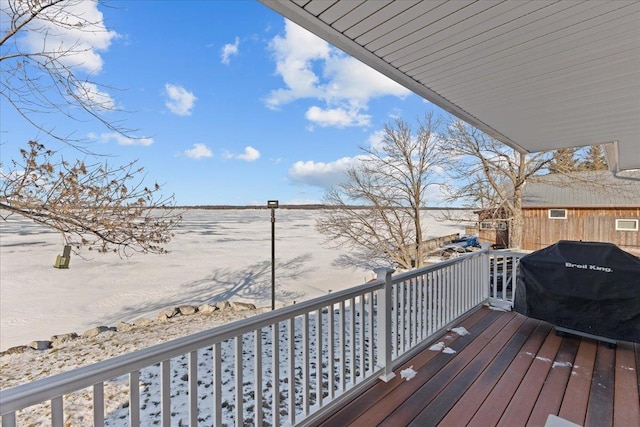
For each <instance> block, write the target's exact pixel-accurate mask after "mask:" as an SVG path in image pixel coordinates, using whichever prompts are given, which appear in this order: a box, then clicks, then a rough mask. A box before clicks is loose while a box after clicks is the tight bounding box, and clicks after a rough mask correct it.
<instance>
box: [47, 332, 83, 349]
mask: <svg viewBox="0 0 640 427" xmlns="http://www.w3.org/2000/svg"><path fill="white" fill-rule="evenodd" d="M76 338H78V334H77V333H75V332H69V333H68V334H62V335H54V336H52V337H51V345H52V346H53V347H58V346H60V345H62V344H64V343H66V342H68V341H72V340H75V339H76Z"/></svg>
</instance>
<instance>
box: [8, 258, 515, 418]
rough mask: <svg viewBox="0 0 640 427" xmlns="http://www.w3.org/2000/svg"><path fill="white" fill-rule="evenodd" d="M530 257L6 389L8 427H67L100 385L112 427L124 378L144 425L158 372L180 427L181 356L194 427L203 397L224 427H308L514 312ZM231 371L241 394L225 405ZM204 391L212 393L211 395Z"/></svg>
mask: <svg viewBox="0 0 640 427" xmlns="http://www.w3.org/2000/svg"><path fill="white" fill-rule="evenodd" d="M521 255H522V254H517V253H509V252H498V251H486V250H483V251H478V252H475V253H470V254H467V255H464V256H461V257H456V258H452V259H449V260H447V261H444V262H442V263H438V264H435V265H431V266H428V267H424V268H421V269H417V270H412V271H408V272H405V273H401V274H397V275H395V276H392V274H391V273H392V271H388V270H381V271H378V278H377V280H375V281H372V282H370V283H366V284H363V285H360V286H357V287H354V288H351V289H346V290H343V291H339V292H334V293H331V294H329V295H327V296H323V297H320V298H316V299H313V300H309V301H305V302H302V303H298V304H295V305H292V306H288V307H285V308H282V309H279V310H275V311H272V312H269V313H264V314H261V315H257V316H254V317H251V318H248V319H244V320H241V321H238V322H234V323H230V324H227V325H223V326H219V327H216V328H213V329H210V330H207V331H202V332H198V333H195V334H193V335H189V336H186V337H182V338H178V339H175V340H172V341H169V342H167V343H163V344H159V345H155V346H153V347H149V348H146V349H142V350H139V351H135V352H133V353H129V354H125V355H122V356H118V357H115V358H112V359H109V360H105V361H102V362H99V363H96V364H93V365H90V366H85V367H82V368H78V369H74V370H72V371H69V372H65V373H62V374H59V375H55V376H51V377H48V378H44V379H40V380H37V381H34V382H32V383H29V384H24V385H20V386H17V387H14V388H11V389H7V390H2V391H0V414H1V415H2V426H3V427H9V426H11V427H13V426H15V425H16V421H17V420H16V418H21V417H22V414H21V413H20V412H18V411H21V410H23V409H25V408H29V407H32V406H34V405H38V404H40V403H42V402H51V405H52V406H51V407H52V409H51V411H52V415H51V420H52V421H51V425H61V424H62V421H63V418H64V407H63V400H62V396H65V395H68V394H70V393H73V392H76V391H79V390H82V389H85V388H87V387H93V399H94V400H93V401H92V405H93V408H94V410H93V412H94V420H93V422H94V425H104V419H105V417H107V418H108V416H109V413H108V412H107V413H105V407H104V394H105V392H104V387H105V384H107V383H108V382H109V381H111V380H113V379H116V378H118V377H121V376H125V375H126V376H128V377H129V382H130V384H129V386H128V387H126V388H124V389H123V391H122V395H128V396H129V401H128V402H127V404H128V407H129V410H128V412H129V423H130V425H137V424H138V423H139V421H140V420H143V419H144V416H145V414H144V413H142V412H141V409H140V402H141V399H140V390H139V388H138V384H139V381H140V378H141V372H143V370H144V369H151V367H153V366H156V365H159V366H160V374H159V376H160V390H159V395H160V397H161V400H160V402H159V403H160V418H159V419H158V421H160V422H161V423H162V425H170V423H171V413H172V407H171V404H172V402H171V399H172V394H171V383H170V381H171V372H172V369H173V368H172V364H171V363H172V360H176V359H180V358H183V359H185V360H187V359H188V360H187V362H185V366H186V369H187V371H186V373H188V375H186V377H188V385H187V388H186V390H187V393H186V394H188V399H189V400H188V402H187V405H185V406H186V408H187V411H188V413H187V414H185V419H186V420H188V421H189V423H190V424H192V425H193V424H194V423H195V422H197V420H198V417H199V414H198V412H199V406H198V405H199V399H198V398H199V397H200V396H199V393H204V392H205V391H206V393H207V395H211V398H212V399H213V400H212V405H213V414H211V416H212V417H213V418H212V420H211V423H212V424H215V425H220V424H221V423H223V422H233V423H235V424H236V425H242V424H243V423H244V417H245V416H246V413H247V412H246V411H252V412H251V416H252V417H254V418H257V420H256V421H255V424H256V425H263V421H264V422H267V423H270V424H271V425H274V426H277V425H283V424H288V425H293V424H298V423H304V422H306V421H308V420H309V419H312V418H313V416H314V415H315V416H317V414H319V413H321V412H322V411H323V410H326V409H323V408H329V407H330V405H331V404H334V403H335V402H336V401H337V400H339V399H340V398H341V397H344V396H345V395H347V394H348V393H349V392H351V391H352V390H355V389H357V388H358V387H359V386H360V385H361V384H364V383H366V382H368V381H371V379H373V378H378V377H380V378H382V379H384V380H388V379H390V378H391V377H392V376H393V369H394V368H395V367H396V366H397V365H398V364H399V363H400V361H401V360H403V358H406V357H407V356H408V355H410V354H412V353H413V352H415V351H416V350H417V349H419V348H420V347H421V345H424V343H425V342H426V341H428V340H429V338H430V337H432V336H433V335H434V333H436V332H438V331H439V330H441V329H442V328H444V327H446V326H447V325H450V324H451V323H452V322H453V321H455V320H456V319H457V318H459V317H460V316H461V315H463V314H465V313H466V312H468V311H469V310H471V309H473V308H474V307H476V306H477V305H478V304H482V303H484V302H486V301H487V300H489V299H495V300H501V301H503V302H505V303H506V304H512V295H511V294H512V293H513V290H515V286H516V270H517V266H518V261H519V258H520V256H521ZM500 286H502V288H501V287H500ZM223 347H224V348H225V349H226V348H228V349H229V350H230V351H223ZM205 351H206V354H204V353H203V352H205ZM201 354H202V355H201ZM223 359H224V360H223ZM205 361H206V363H209V364H210V365H211V370H212V371H211V372H212V374H211V375H210V376H209V378H199V373H198V365H199V364H200V363H205ZM225 372H229V373H230V374H229V375H231V377H232V387H231V389H233V390H235V391H234V392H233V393H234V395H233V397H232V398H230V399H231V400H230V401H226V403H225V401H224V399H223V397H222V396H221V395H222V394H223V386H222V384H221V383H222V382H223V373H225ZM207 381H208V382H207ZM200 382H207V384H209V383H210V385H211V387H208V388H207V389H206V390H204V389H201V388H199V383H200ZM207 395H204V394H203V395H202V396H201V397H202V398H203V399H204V398H207ZM268 399H270V401H268V402H267V400H268ZM265 403H266V406H265V407H264V408H263V404H265ZM224 405H226V409H225V408H224V407H223V406H224ZM250 405H251V406H252V408H251V409H250V408H249V406H250ZM21 412H22V411H21ZM281 412H284V413H286V416H281ZM16 414H18V416H16ZM200 415H202V414H200ZM225 417H226V418H225ZM225 420H226V421H225Z"/></svg>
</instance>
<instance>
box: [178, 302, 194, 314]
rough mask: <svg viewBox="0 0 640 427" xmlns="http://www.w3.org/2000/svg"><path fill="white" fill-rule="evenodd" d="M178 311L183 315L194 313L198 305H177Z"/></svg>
mask: <svg viewBox="0 0 640 427" xmlns="http://www.w3.org/2000/svg"><path fill="white" fill-rule="evenodd" d="M178 311H179V312H180V314H182V315H183V316H189V315H191V314H195V313H196V312H197V311H198V307H196V306H195V305H181V306H180V307H178Z"/></svg>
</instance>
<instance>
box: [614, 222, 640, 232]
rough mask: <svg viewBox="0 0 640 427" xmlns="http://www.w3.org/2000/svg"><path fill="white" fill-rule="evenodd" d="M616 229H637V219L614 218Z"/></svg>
mask: <svg viewBox="0 0 640 427" xmlns="http://www.w3.org/2000/svg"><path fill="white" fill-rule="evenodd" d="M616 231H638V220H637V219H616Z"/></svg>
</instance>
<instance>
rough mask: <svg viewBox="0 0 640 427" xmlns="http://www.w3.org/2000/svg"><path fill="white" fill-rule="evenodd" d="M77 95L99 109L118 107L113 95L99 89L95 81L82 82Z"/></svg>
mask: <svg viewBox="0 0 640 427" xmlns="http://www.w3.org/2000/svg"><path fill="white" fill-rule="evenodd" d="M76 96H77V97H79V98H81V99H83V100H84V102H86V103H88V104H92V105H95V106H96V107H97V109H98V110H113V109H114V108H115V107H116V102H115V101H114V100H113V98H111V95H109V94H108V93H107V92H104V91H101V90H100V89H98V86H97V85H95V84H94V83H88V82H84V83H82V87H81V88H79V90H77V91H76Z"/></svg>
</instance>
